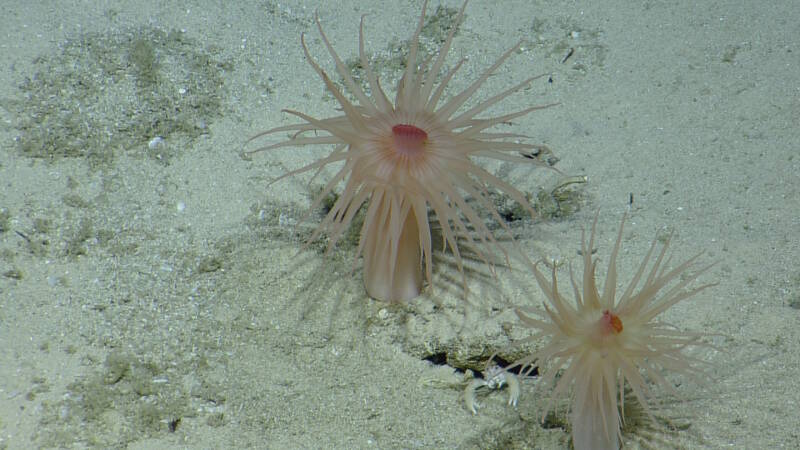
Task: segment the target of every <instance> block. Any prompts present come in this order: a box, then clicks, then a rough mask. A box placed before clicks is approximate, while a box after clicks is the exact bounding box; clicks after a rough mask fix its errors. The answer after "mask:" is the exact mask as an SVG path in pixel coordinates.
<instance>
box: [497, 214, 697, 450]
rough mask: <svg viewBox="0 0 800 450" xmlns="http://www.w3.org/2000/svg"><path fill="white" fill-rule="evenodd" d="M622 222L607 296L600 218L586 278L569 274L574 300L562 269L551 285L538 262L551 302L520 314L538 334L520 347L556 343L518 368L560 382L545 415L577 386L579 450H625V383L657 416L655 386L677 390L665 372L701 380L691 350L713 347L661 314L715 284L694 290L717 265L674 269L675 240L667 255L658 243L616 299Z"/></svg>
mask: <svg viewBox="0 0 800 450" xmlns="http://www.w3.org/2000/svg"><path fill="white" fill-rule="evenodd" d="M622 222H623V223H622V224H621V225H620V228H619V234H618V235H617V241H616V245H615V246H614V250H613V251H612V252H611V258H610V260H609V262H608V268H607V272H606V277H605V282H604V283H603V292H602V294H601V293H600V292H599V291H598V288H597V283H596V281H595V270H596V266H597V260H596V259H592V252H593V249H594V244H595V228H596V225H597V219H595V221H594V223H593V225H592V232H591V237H590V238H589V242H588V243H587V242H586V239H585V235H584V236H583V238H582V239H581V254H582V257H583V278H582V279H581V280H578V281H576V280H575V277H574V275H573V273H572V271H570V281H571V284H572V291H573V295H574V302H573V301H569V300H567V299H566V298H565V297H564V296H562V292H561V290H559V286H558V280H557V277H556V272H557V269H556V264H553V265H552V272H551V278H550V279H549V280H548V279H547V277H545V276H544V275H543V274H542V273H541V271H539V269H538V267H537V266H538V265H533V266H532V270H533V274H534V276H535V277H536V281H537V282H538V284H539V287H540V288H541V290H542V291H543V292H544V295H545V297H546V302H545V303H544V309H540V308H526V309H517V315H518V316H519V318H520V320H521V321H522V323H523V324H524V325H526V326H527V327H530V328H532V329H534V330H536V332H535V333H534V334H533V335H531V336H530V337H528V338H526V339H524V340H523V341H522V342H520V344H522V343H527V342H533V341H537V340H539V339H543V338H546V339H549V341H548V342H547V343H546V344H545V345H544V347H542V348H541V349H540V350H538V351H537V352H535V353H534V354H532V355H529V356H527V357H525V358H523V359H521V360H520V361H517V362H515V363H514V365H513V366H512V367H514V366H521V367H522V368H523V372H527V373H529V372H530V371H531V370H532V369H533V368H534V367H539V370H540V372H543V375H542V382H541V383H542V385H545V386H549V385H552V384H553V383H555V390H554V392H553V394H552V398H551V400H550V403H549V404H548V405H547V406H546V408H545V412H544V414H547V411H549V410H550V408H551V406H552V402H553V400H554V399H555V398H558V397H559V396H560V395H563V394H565V393H566V392H568V391H569V390H570V387H572V404H571V406H570V422H571V425H572V441H573V444H574V447H575V449H576V450H584V449H592V450H602V449H618V448H619V446H620V437H621V432H620V425H621V417H622V411H623V410H624V396H623V385H624V384H625V383H626V382H627V385H628V386H629V387H630V389H631V390H632V391H633V394H634V395H635V397H636V399H637V401H638V402H639V403H640V404H641V405H642V406H643V408H644V409H645V411H647V413H648V415H651V413H650V409H649V407H648V402H647V400H648V398H650V397H651V395H650V393H651V389H650V387H649V383H651V382H653V383H656V384H658V385H660V386H662V387H664V388H666V389H667V390H668V391H670V392H672V393H675V389H674V388H673V386H672V385H671V384H670V382H669V381H667V379H666V378H665V377H664V375H663V373H664V372H665V371H672V372H677V373H680V374H684V375H688V376H692V377H695V378H696V379H697V378H699V377H697V375H699V374H700V372H701V368H700V366H701V365H702V364H703V361H702V360H700V359H697V358H695V357H692V356H689V355H688V354H687V353H686V352H685V351H686V350H687V349H689V348H691V347H696V346H707V345H708V344H706V343H705V342H704V341H703V339H702V338H703V337H704V336H705V334H703V333H698V332H689V331H681V330H679V329H677V328H676V327H674V326H672V325H670V324H668V323H666V322H663V321H661V320H660V319H659V316H660V315H661V314H662V313H663V312H664V311H666V310H667V309H669V308H671V307H672V306H674V305H675V304H676V303H678V302H680V301H682V300H685V299H687V298H689V297H692V296H694V295H695V294H697V293H698V292H700V291H702V290H704V289H706V288H707V287H709V286H712V285H713V284H705V285H701V286H696V287H690V285H691V284H693V282H694V281H695V280H696V279H697V278H698V277H699V276H700V275H701V274H702V273H703V272H705V271H706V270H707V269H708V268H709V267H711V266H710V265H707V266H704V267H699V268H698V267H696V261H697V259H698V257H699V256H700V254H698V255H695V256H694V257H692V258H689V259H688V260H687V261H685V262H683V263H682V264H678V265H677V266H675V267H671V262H672V261H671V258H670V257H669V256H668V255H667V249H668V248H669V238H666V239H665V240H664V243H663V245H662V247H661V249H660V251H656V249H657V247H658V242H659V240H658V239H656V240H654V241H653V244H652V245H651V246H650V250H649V251H648V252H647V255H646V256H645V257H644V259H643V260H642V262H641V264H640V265H639V268H638V269H637V270H636V273H634V274H633V276H632V277H631V281H630V283H629V284H628V286H627V288H626V289H625V290H624V291H623V292H622V295H619V296H617V256H618V254H619V250H620V246H621V244H622V230H623V225H624V222H625V219H624V218H623V221H622ZM654 255H655V259H653V256H654ZM545 367H546V369H545V370H543V368H545ZM562 369H563V372H561V371H562ZM559 372H560V373H561V374H560V377H559V378H558V381H557V382H556V381H555V380H556V375H557V374H558V373H559ZM543 417H544V416H543Z"/></svg>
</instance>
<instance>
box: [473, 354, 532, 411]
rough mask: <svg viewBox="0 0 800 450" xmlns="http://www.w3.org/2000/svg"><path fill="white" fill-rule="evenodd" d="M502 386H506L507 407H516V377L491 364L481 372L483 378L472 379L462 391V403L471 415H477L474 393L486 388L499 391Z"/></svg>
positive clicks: (517, 395) (517, 384)
mask: <svg viewBox="0 0 800 450" xmlns="http://www.w3.org/2000/svg"><path fill="white" fill-rule="evenodd" d="M504 384H507V385H508V405H509V406H514V407H516V406H517V400H519V394H520V389H519V380H518V379H517V376H516V375H514V374H513V373H511V372H506V370H505V369H503V368H502V367H500V366H498V365H497V364H493V365H491V366H489V367H488V368H487V369H486V371H484V372H483V378H474V379H473V380H472V381H470V383H469V384H468V385H467V387H466V389H464V403H465V404H466V405H467V409H468V410H470V411H472V414H473V415H474V414H478V408H479V407H480V405H479V404H478V401H477V399H476V398H475V391H476V390H477V389H478V388H481V387H484V386H485V387H487V388H489V389H490V390H495V389H501V388H502V387H503V385H504Z"/></svg>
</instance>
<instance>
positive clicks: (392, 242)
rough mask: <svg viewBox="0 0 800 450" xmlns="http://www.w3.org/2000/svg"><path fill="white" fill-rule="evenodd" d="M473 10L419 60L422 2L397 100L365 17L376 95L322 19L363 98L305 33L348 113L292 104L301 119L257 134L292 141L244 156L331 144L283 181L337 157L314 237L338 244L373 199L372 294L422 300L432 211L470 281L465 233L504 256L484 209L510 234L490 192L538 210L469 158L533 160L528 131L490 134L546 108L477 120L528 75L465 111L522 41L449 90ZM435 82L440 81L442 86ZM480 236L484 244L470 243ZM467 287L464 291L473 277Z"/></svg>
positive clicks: (369, 237) (365, 63) (368, 238)
mask: <svg viewBox="0 0 800 450" xmlns="http://www.w3.org/2000/svg"><path fill="white" fill-rule="evenodd" d="M465 7H466V3H464V6H462V8H461V10H460V11H459V13H458V17H457V18H456V21H455V23H456V24H455V25H454V26H453V27H452V29H451V30H450V32H449V34H448V36H447V39H446V40H445V42H444V44H443V46H442V47H441V49H440V50H439V53H438V55H436V57H431V58H427V59H426V60H425V61H424V62H423V63H421V64H418V63H417V56H418V51H419V50H418V49H419V37H420V32H421V31H422V28H423V22H424V18H425V5H423V8H422V15H421V17H420V19H419V22H418V23H417V28H416V31H415V32H414V35H413V36H412V38H411V41H410V47H409V50H408V57H407V59H406V67H405V69H404V73H403V75H402V77H401V78H400V80H399V81H398V83H397V87H396V93H395V98H394V102H392V101H390V100H389V97H388V96H387V95H386V93H385V92H384V90H383V88H382V86H381V85H380V82H379V80H378V76H377V75H376V74H375V71H374V70H373V68H371V67H370V65H369V58H368V57H367V54H366V52H365V50H364V18H363V17H362V19H361V27H360V31H359V57H360V63H361V66H362V67H363V70H364V74H365V76H366V81H367V83H368V87H369V89H368V92H369V94H368V93H367V92H365V90H364V89H362V87H361V86H360V85H359V84H358V83H357V82H356V81H355V80H354V78H353V75H352V74H351V73H350V72H349V70H348V68H347V66H346V65H345V63H344V62H343V61H342V60H341V59H340V58H339V55H338V54H337V53H336V51H335V50H334V49H333V46H332V45H331V43H330V42H329V41H328V38H327V36H325V33H324V32H323V30H322V26H321V25H320V22H319V19H318V18H317V19H316V23H317V28H318V29H319V33H320V36H321V37H322V41H323V43H324V44H325V47H327V49H328V52H329V53H330V55H331V57H332V58H333V60H334V63H335V66H336V71H337V73H338V74H339V76H341V78H342V81H343V83H344V85H345V87H346V88H347V90H348V91H349V92H350V94H352V95H353V97H355V99H356V102H355V103H351V101H350V100H348V98H347V97H346V96H345V94H344V93H342V92H341V91H340V90H339V88H338V87H337V86H336V85H335V84H334V83H333V81H331V79H330V77H329V75H328V74H327V73H326V72H325V71H324V70H323V69H322V68H321V67H320V65H319V64H318V63H317V62H316V61H315V60H314V59H313V58H312V57H311V55H310V54H309V50H308V47H307V46H306V43H305V37H304V36H302V35H301V43H302V46H303V51H304V52H305V56H306V58H307V59H308V62H309V64H310V65H311V67H312V68H313V69H314V71H315V72H316V73H317V74H318V75H319V76H320V77H321V78H322V81H323V82H324V83H325V86H326V87H327V89H328V90H329V91H330V92H331V93H332V94H333V96H334V97H335V98H336V100H337V101H338V103H339V106H340V108H341V110H342V112H343V114H342V115H338V116H335V117H330V118H324V119H318V118H314V117H311V116H310V115H307V114H304V113H301V112H298V111H291V110H287V111H286V112H288V113H289V114H292V115H295V116H297V117H299V118H301V119H303V120H304V122H302V123H299V124H295V125H288V126H281V127H277V128H273V129H270V130H267V131H264V132H262V133H259V134H258V135H256V136H254V137H253V138H251V140H252V139H256V138H261V137H263V136H267V135H273V134H275V133H279V132H291V133H293V135H292V137H291V138H290V139H289V140H286V141H283V142H278V143H275V144H271V145H266V146H264V147H261V148H259V149H256V150H253V151H250V152H247V153H246V154H251V153H255V152H258V151H264V150H273V149H279V148H285V147H300V146H306V145H333V146H334V147H333V150H332V151H331V152H330V153H329V154H327V155H325V156H323V157H322V158H320V159H318V160H316V161H314V162H312V163H310V164H308V165H306V166H304V167H301V168H299V169H297V170H292V171H290V172H288V173H286V174H285V175H284V176H282V177H280V178H283V177H285V176H289V175H294V174H298V173H301V172H306V171H314V172H315V173H319V171H321V170H322V168H323V167H326V166H328V165H332V164H339V165H340V167H339V168H338V169H337V172H336V173H335V174H334V175H333V177H332V178H331V179H330V180H328V181H327V182H326V184H325V186H324V187H323V189H322V192H321V193H320V194H319V195H318V196H317V197H316V198H315V199H314V200H313V202H312V205H311V209H312V210H313V209H315V208H317V207H319V206H320V205H321V204H322V202H323V201H324V199H325V198H326V196H328V195H329V194H330V193H331V192H334V191H335V190H336V189H337V187H338V186H339V185H342V184H343V185H344V187H343V188H342V192H341V194H340V195H339V196H338V199H337V200H336V202H335V203H334V205H333V207H332V208H331V209H330V211H329V213H328V214H327V216H326V217H325V218H324V219H323V220H322V223H321V224H320V225H319V227H318V228H317V229H316V231H315V232H314V233H313V234H312V236H311V238H310V239H309V242H311V241H314V240H316V239H317V238H319V237H320V236H321V235H322V234H323V233H327V235H328V238H329V244H328V251H330V250H331V249H332V248H333V246H335V245H336V242H337V241H338V240H339V238H340V237H341V236H342V234H343V233H344V232H345V231H346V230H347V229H348V228H349V226H350V224H351V223H352V222H353V219H354V218H355V217H356V216H357V213H358V211H359V210H360V209H361V207H362V205H364V204H368V206H367V209H366V213H365V215H364V223H363V225H362V227H361V238H360V241H359V244H358V250H357V254H356V258H357V257H358V256H359V255H363V257H364V285H365V287H366V290H367V293H368V294H369V295H370V296H371V297H373V298H375V299H380V300H384V301H405V300H408V299H411V298H414V297H416V296H417V295H419V293H420V292H421V291H422V288H423V273H424V279H425V281H427V282H428V283H429V284H430V283H431V273H432V257H431V246H432V244H431V232H430V224H429V222H428V208H429V207H430V209H431V210H432V211H433V213H434V214H435V217H436V220H437V221H438V223H439V225H440V228H441V233H442V239H443V243H442V244H443V247H444V248H447V247H449V249H450V251H451V252H452V254H453V255H454V259H455V261H456V264H457V266H458V269H459V271H460V272H461V274H462V277H464V268H463V259H462V256H461V253H460V252H459V245H458V242H457V241H458V240H459V239H463V240H464V241H463V242H466V243H468V244H470V246H471V247H472V248H473V249H475V250H474V251H475V252H476V255H477V257H479V258H480V259H482V260H483V261H484V262H487V263H488V260H487V254H486V253H485V252H484V251H483V250H481V249H480V247H481V246H487V245H488V244H490V243H491V244H494V245H495V246H497V247H499V248H500V250H501V251H502V252H503V253H504V254H505V250H503V249H502V247H500V246H499V245H498V244H497V242H496V241H495V237H494V236H493V234H492V232H491V231H490V230H489V228H488V227H487V225H486V224H485V223H484V222H483V217H482V215H481V214H480V213H479V212H478V210H485V211H488V213H489V214H490V215H491V216H493V217H494V218H495V220H496V221H497V222H499V223H500V224H502V226H503V227H506V231H508V227H507V225H506V223H505V222H504V221H503V219H502V218H501V217H500V215H499V213H498V212H497V210H496V208H495V206H494V205H493V203H492V201H491V199H490V197H489V192H490V190H491V189H493V188H496V189H499V190H502V191H504V192H505V193H506V194H507V195H508V196H509V197H510V198H512V199H513V200H514V201H516V202H518V203H519V204H520V205H522V206H523V207H524V208H525V209H526V210H527V211H528V212H529V213H530V214H533V210H532V208H531V207H530V205H529V204H528V202H527V201H526V198H525V195H524V194H523V193H522V192H521V191H519V190H518V189H516V188H514V187H513V186H511V185H510V184H509V183H507V182H505V181H503V180H501V179H500V178H498V177H496V176H495V175H493V174H491V173H490V172H488V171H487V170H486V169H483V168H482V167H481V166H479V165H478V164H476V163H475V161H474V160H473V158H474V157H485V158H494V159H499V160H504V161H511V162H518V163H524V164H530V163H536V161H535V160H533V159H530V158H526V157H523V156H522V155H521V154H520V152H528V151H530V150H532V149H538V148H541V146H536V145H532V144H527V143H523V142H513V141H510V140H509V139H519V138H522V137H524V136H521V135H518V134H514V133H505V132H490V131H488V130H489V129H491V128H492V127H494V126H496V125H499V124H503V123H507V122H509V121H511V120H513V119H515V118H518V117H521V116H524V115H526V114H528V113H530V112H532V111H535V110H537V109H542V108H545V107H547V106H550V105H543V106H542V105H540V106H533V107H529V108H526V109H523V110H520V111H515V112H511V113H507V114H503V115H500V116H496V117H489V118H480V117H478V116H479V115H480V114H481V113H483V112H485V111H486V110H488V109H489V108H491V107H493V106H495V105H497V104H498V102H500V101H502V100H503V99H505V98H506V97H508V96H509V95H511V94H513V93H515V92H517V91H519V90H520V89H522V88H524V87H526V86H528V85H529V84H530V83H531V81H532V80H534V79H536V78H537V77H531V78H528V79H526V80H524V81H522V82H520V83H518V84H516V85H513V86H511V87H509V88H507V89H505V90H504V91H502V92H499V93H497V94H495V95H493V96H491V97H489V98H487V99H485V100H484V101H482V102H480V103H478V104H475V105H473V106H470V107H468V108H465V107H464V105H465V104H466V103H467V101H468V100H469V99H470V98H471V97H472V96H473V95H474V94H475V92H476V91H477V90H478V89H479V88H480V87H481V86H482V85H483V84H484V83H485V82H486V80H487V79H489V77H490V76H491V75H492V74H494V73H495V72H496V71H497V69H498V68H499V67H500V66H501V65H502V64H503V62H505V61H506V60H507V59H508V58H509V57H510V56H511V55H512V54H514V53H515V52H516V51H517V50H518V49H519V46H520V44H517V45H516V46H514V47H512V48H511V49H509V50H508V51H506V52H505V53H503V54H502V56H500V58H499V59H498V60H497V61H496V62H495V63H494V64H492V65H491V66H490V67H489V68H488V69H487V70H486V71H485V72H483V74H482V75H480V76H479V77H478V78H477V79H476V80H475V81H473V82H472V83H471V84H470V85H469V86H468V87H467V88H466V89H464V90H463V91H461V92H460V93H457V94H455V95H452V96H449V97H448V96H445V95H444V93H445V89H446V88H447V86H448V83H449V82H450V81H451V79H452V78H453V76H454V75H455V74H456V72H457V71H458V69H459V68H460V67H461V65H462V64H463V63H464V60H463V59H462V60H461V61H458V62H457V63H456V64H455V65H453V66H452V68H450V69H448V70H445V59H446V56H447V53H448V51H449V50H450V47H451V45H452V42H453V36H454V34H455V31H456V28H457V27H458V24H460V23H461V20H462V18H463V14H464V8H465ZM440 77H441V78H440ZM437 80H441V81H440V82H439V84H438V85H437V83H436V82H437ZM280 178H279V179H280ZM476 206H477V208H476ZM476 243H477V244H480V245H477V246H476V245H472V244H476ZM423 268H424V270H423ZM464 287H465V289H466V279H464Z"/></svg>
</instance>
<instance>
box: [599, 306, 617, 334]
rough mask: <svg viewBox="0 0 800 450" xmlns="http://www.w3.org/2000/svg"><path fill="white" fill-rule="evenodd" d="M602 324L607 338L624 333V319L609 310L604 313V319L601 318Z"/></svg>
mask: <svg viewBox="0 0 800 450" xmlns="http://www.w3.org/2000/svg"><path fill="white" fill-rule="evenodd" d="M600 323H601V324H602V327H603V333H604V334H605V335H606V336H607V335H610V334H619V333H621V332H622V319H620V318H619V316H618V315H616V314H614V313H613V312H611V311H609V310H605V311H603V317H602V318H600Z"/></svg>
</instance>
